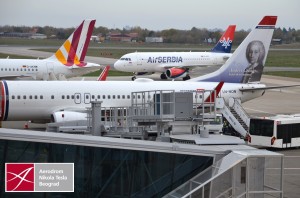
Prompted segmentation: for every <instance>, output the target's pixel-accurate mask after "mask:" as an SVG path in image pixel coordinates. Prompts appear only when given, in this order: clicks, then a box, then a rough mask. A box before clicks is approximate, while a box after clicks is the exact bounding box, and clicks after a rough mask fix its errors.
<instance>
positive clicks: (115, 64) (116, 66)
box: [114, 61, 120, 69]
mask: <svg viewBox="0 0 300 198" xmlns="http://www.w3.org/2000/svg"><path fill="white" fill-rule="evenodd" d="M114 68H115V69H118V68H120V61H116V62H115V63H114Z"/></svg>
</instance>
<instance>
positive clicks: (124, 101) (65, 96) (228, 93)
mask: <svg viewBox="0 0 300 198" xmlns="http://www.w3.org/2000/svg"><path fill="white" fill-rule="evenodd" d="M276 21H277V16H265V17H264V18H263V19H262V20H261V21H260V23H259V24H258V25H257V26H256V28H255V29H253V30H252V31H251V32H250V33H249V35H248V36H247V37H246V38H245V39H244V41H243V42H242V43H241V44H240V46H239V47H238V48H237V49H236V50H235V52H234V53H233V55H232V57H231V58H230V59H229V60H228V61H227V62H226V63H225V64H224V65H223V66H222V67H221V68H220V69H219V72H214V75H210V76H208V77H209V79H212V82H208V81H207V82H205V81H201V80H205V79H200V80H199V79H197V78H195V79H196V80H194V81H193V80H192V79H191V80H188V81H153V80H151V79H141V78H140V79H137V80H135V81H101V82H96V81H64V82H62V81H40V82H36V81H5V80H3V81H0V98H2V100H1V104H0V108H1V109H0V112H1V115H0V116H1V120H3V121H6V120H7V121H10V120H11V121H18V120H31V121H32V122H45V123H46V122H50V121H52V122H61V121H70V120H79V119H86V108H87V107H90V106H91V101H102V104H101V106H102V107H120V106H130V105H131V93H132V92H138V91H150V90H153V89H157V90H174V91H176V92H192V93H193V94H196V93H197V91H198V90H217V93H216V96H217V97H223V98H224V100H225V102H228V101H229V98H239V99H240V100H241V102H246V101H249V100H252V99H254V98H257V97H260V96H262V95H263V94H264V92H265V90H267V89H274V88H283V87H292V86H299V85H292V86H274V87H266V85H264V84H261V83H259V80H260V77H261V73H262V70H260V72H261V73H260V76H259V80H258V81H256V82H251V81H250V80H249V79H251V78H248V77H249V74H248V73H247V72H245V70H246V69H247V67H248V66H249V63H248V60H247V59H246V58H245V57H246V52H247V46H248V45H249V43H252V42H253V41H259V42H261V43H263V45H264V47H265V53H264V54H265V57H264V59H263V65H264V63H265V60H266V56H267V53H268V49H269V46H270V43H271V38H272V35H273V32H274V29H275V24H276ZM237 66H238V67H237ZM232 68H234V69H232ZM237 68H238V69H237ZM245 77H247V79H248V81H249V82H245V81H243V79H244V78H245ZM199 78H200V77H199ZM216 79H217V80H216ZM218 80H219V81H218ZM208 95H209V93H207V95H204V97H202V98H203V99H204V98H207V97H209V96H208ZM194 98H195V97H194ZM198 100H199V99H198ZM198 102H199V101H198Z"/></svg>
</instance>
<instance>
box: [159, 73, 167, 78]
mask: <svg viewBox="0 0 300 198" xmlns="http://www.w3.org/2000/svg"><path fill="white" fill-rule="evenodd" d="M160 79H162V80H166V79H168V77H167V75H166V74H165V73H162V74H161V75H160Z"/></svg>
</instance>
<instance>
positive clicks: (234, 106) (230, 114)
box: [216, 98, 250, 137]
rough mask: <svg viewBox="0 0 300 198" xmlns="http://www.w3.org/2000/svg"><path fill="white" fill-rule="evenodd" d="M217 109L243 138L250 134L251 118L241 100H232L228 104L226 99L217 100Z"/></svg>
mask: <svg viewBox="0 0 300 198" xmlns="http://www.w3.org/2000/svg"><path fill="white" fill-rule="evenodd" d="M216 107H217V109H218V110H219V111H220V112H221V113H222V114H223V116H224V117H225V118H226V119H227V121H228V122H229V123H230V125H231V126H232V127H233V128H234V129H235V130H236V131H237V132H238V133H239V134H240V135H241V136H242V137H245V136H246V135H247V133H248V129H249V124H250V117H249V116H248V114H247V113H246V111H245V110H244V109H243V107H242V105H241V102H240V100H239V99H236V98H230V99H229V103H228V104H227V103H226V102H225V101H224V98H216Z"/></svg>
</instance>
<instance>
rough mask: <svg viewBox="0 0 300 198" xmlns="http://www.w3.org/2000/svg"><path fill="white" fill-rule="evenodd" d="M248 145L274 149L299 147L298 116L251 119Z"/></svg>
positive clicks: (299, 116)
mask: <svg viewBox="0 0 300 198" xmlns="http://www.w3.org/2000/svg"><path fill="white" fill-rule="evenodd" d="M249 133H250V134H249V137H248V143H249V144H250V145H257V146H267V147H276V148H290V147H297V146H300V114H296V115H277V116H275V117H263V118H251V120H250V128H249Z"/></svg>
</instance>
